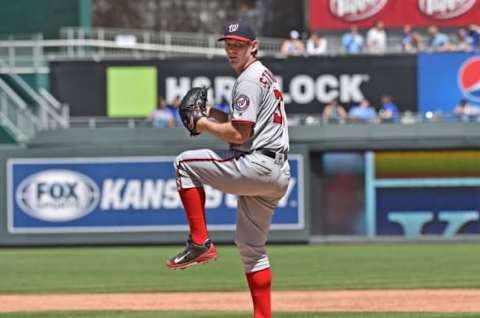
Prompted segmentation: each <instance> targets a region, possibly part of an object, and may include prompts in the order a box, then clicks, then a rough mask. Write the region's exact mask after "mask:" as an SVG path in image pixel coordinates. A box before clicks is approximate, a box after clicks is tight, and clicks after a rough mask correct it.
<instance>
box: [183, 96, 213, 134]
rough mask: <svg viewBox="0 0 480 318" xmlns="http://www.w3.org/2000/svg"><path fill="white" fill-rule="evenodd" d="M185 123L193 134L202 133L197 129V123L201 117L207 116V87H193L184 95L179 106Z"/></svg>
mask: <svg viewBox="0 0 480 318" xmlns="http://www.w3.org/2000/svg"><path fill="white" fill-rule="evenodd" d="M178 112H179V114H180V118H181V119H182V122H183V125H184V126H185V128H186V129H187V130H188V131H189V132H190V135H191V136H196V135H199V134H200V133H201V131H199V130H198V129H197V123H198V121H199V120H200V119H201V118H205V119H206V117H207V88H205V87H193V88H192V89H190V90H189V91H188V92H187V94H185V96H184V97H183V99H182V101H181V102H180V107H179V108H178Z"/></svg>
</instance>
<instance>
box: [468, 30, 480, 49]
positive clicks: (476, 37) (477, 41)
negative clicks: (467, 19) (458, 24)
mask: <svg viewBox="0 0 480 318" xmlns="http://www.w3.org/2000/svg"><path fill="white" fill-rule="evenodd" d="M468 41H469V42H470V44H471V46H472V49H473V50H480V26H479V25H475V24H470V25H469V26H468Z"/></svg>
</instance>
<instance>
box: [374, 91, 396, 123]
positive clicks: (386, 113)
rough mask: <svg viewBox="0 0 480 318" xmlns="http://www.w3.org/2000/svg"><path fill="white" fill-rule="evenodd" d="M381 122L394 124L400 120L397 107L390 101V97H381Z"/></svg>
mask: <svg viewBox="0 0 480 318" xmlns="http://www.w3.org/2000/svg"><path fill="white" fill-rule="evenodd" d="M379 115H380V118H381V119H382V122H389V123H396V122H398V120H399V119H400V114H399V112H398V107H397V105H395V103H394V102H393V100H392V97H391V96H388V95H384V96H382V107H381V108H380V111H379Z"/></svg>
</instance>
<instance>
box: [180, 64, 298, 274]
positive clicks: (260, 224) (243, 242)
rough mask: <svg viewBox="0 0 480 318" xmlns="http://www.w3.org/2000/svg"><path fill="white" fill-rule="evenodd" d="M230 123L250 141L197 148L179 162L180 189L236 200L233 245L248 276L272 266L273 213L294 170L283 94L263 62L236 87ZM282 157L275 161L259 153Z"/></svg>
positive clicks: (248, 70) (247, 71)
mask: <svg viewBox="0 0 480 318" xmlns="http://www.w3.org/2000/svg"><path fill="white" fill-rule="evenodd" d="M232 100H233V105H232V106H231V113H230V119H231V121H232V122H247V123H250V124H251V125H252V126H253V132H252V135H251V137H250V138H249V140H248V141H247V142H246V143H245V144H243V145H231V147H230V149H229V150H210V149H197V150H189V151H185V152H182V153H181V154H180V155H179V156H178V157H177V159H176V160H175V169H176V179H177V187H178V189H179V190H181V189H187V188H192V187H203V186H204V185H205V184H208V185H210V186H212V187H213V188H216V189H219V190H221V191H223V192H227V193H232V194H236V195H237V196H238V208H237V227H236V233H235V243H236V245H237V246H238V249H239V251H240V256H241V259H242V262H243V265H244V269H245V272H255V271H259V270H262V269H264V268H268V267H270V262H269V259H268V256H267V252H266V247H265V244H266V241H267V238H268V232H269V230H270V224H271V220H272V214H273V211H274V209H275V208H276V206H277V204H278V201H279V200H280V199H281V198H282V197H283V195H284V194H285V193H286V191H287V188H288V185H289V179H290V166H289V164H288V160H286V157H285V156H283V153H285V152H286V151H288V147H289V146H288V130H287V118H286V116H285V109H284V103H283V96H282V93H281V92H280V90H279V88H278V84H277V82H276V80H275V78H274V76H273V75H272V73H271V72H270V71H269V70H268V69H267V68H266V67H265V66H263V64H262V63H260V62H259V61H255V62H254V63H253V64H250V65H249V66H248V67H247V68H246V69H245V70H244V71H243V73H241V74H240V76H239V77H238V79H237V81H236V83H235V85H234V89H233V99H232ZM255 150H269V151H271V152H276V153H277V154H279V153H280V154H281V155H279V156H278V158H277V156H275V158H271V157H270V156H267V155H265V154H263V153H262V152H260V151H255Z"/></svg>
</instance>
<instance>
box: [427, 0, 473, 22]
mask: <svg viewBox="0 0 480 318" xmlns="http://www.w3.org/2000/svg"><path fill="white" fill-rule="evenodd" d="M474 4H475V0H453V1H445V0H418V8H419V9H420V11H421V12H422V13H423V14H425V15H426V16H428V17H430V18H433V19H440V20H443V19H452V18H456V17H458V16H460V15H462V14H464V13H465V12H467V11H468V10H470V9H471V8H472V7H473V5H474Z"/></svg>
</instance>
